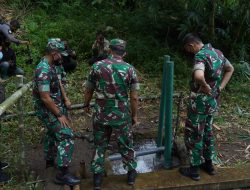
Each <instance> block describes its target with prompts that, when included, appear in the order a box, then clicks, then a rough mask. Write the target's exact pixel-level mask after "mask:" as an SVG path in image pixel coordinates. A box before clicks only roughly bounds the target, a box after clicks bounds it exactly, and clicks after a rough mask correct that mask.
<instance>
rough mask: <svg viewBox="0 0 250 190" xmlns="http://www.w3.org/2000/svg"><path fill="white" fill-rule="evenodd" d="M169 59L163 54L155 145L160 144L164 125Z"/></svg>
mask: <svg viewBox="0 0 250 190" xmlns="http://www.w3.org/2000/svg"><path fill="white" fill-rule="evenodd" d="M169 61H170V56H168V55H165V61H164V64H163V76H162V87H161V102H160V113H159V126H158V134H157V140H156V144H157V147H160V146H162V144H163V143H162V139H163V135H162V131H163V127H164V124H165V123H164V117H165V113H166V98H165V97H166V80H167V62H169Z"/></svg>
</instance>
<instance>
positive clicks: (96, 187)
mask: <svg viewBox="0 0 250 190" xmlns="http://www.w3.org/2000/svg"><path fill="white" fill-rule="evenodd" d="M103 176H104V174H103V173H98V174H94V179H93V181H94V190H100V189H101V185H102V180H103Z"/></svg>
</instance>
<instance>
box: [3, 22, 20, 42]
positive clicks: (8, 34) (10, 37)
mask: <svg viewBox="0 0 250 190" xmlns="http://www.w3.org/2000/svg"><path fill="white" fill-rule="evenodd" d="M1 31H2V33H3V34H4V36H5V37H6V39H7V40H9V41H10V42H13V43H15V44H17V45H19V44H20V41H19V40H18V39H16V38H15V37H14V36H13V34H12V31H11V30H10V27H9V26H8V25H2V27H1Z"/></svg>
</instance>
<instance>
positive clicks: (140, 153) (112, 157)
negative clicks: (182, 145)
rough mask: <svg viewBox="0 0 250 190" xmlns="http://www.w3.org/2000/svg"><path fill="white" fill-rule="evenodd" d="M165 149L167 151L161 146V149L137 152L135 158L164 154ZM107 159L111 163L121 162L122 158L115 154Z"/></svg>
mask: <svg viewBox="0 0 250 190" xmlns="http://www.w3.org/2000/svg"><path fill="white" fill-rule="evenodd" d="M164 149H165V147H164V146H161V147H156V148H151V149H148V150H140V151H136V152H135V157H138V156H144V155H149V154H155V153H160V152H163V151H164ZM107 159H108V160H109V161H115V160H121V159H122V156H121V155H120V154H113V155H111V156H109V157H108V158H107Z"/></svg>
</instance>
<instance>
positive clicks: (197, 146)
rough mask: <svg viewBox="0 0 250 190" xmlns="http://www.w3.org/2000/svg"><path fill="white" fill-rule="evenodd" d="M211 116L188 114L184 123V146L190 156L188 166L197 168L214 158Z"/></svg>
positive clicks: (190, 112)
mask: <svg viewBox="0 0 250 190" xmlns="http://www.w3.org/2000/svg"><path fill="white" fill-rule="evenodd" d="M212 124H213V115H205V114H196V113H193V112H192V111H189V112H188V116H187V120H186V123H185V145H186V148H187V150H188V152H189V154H190V164H191V165H193V166H199V165H200V164H202V163H203V161H204V159H205V160H212V159H213V157H214V156H215V148H214V136H213V131H212Z"/></svg>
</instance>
